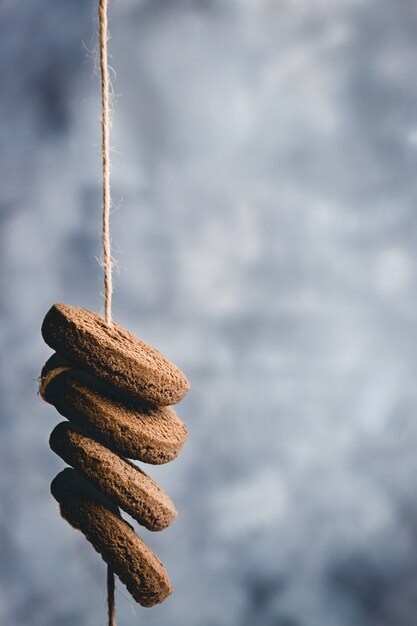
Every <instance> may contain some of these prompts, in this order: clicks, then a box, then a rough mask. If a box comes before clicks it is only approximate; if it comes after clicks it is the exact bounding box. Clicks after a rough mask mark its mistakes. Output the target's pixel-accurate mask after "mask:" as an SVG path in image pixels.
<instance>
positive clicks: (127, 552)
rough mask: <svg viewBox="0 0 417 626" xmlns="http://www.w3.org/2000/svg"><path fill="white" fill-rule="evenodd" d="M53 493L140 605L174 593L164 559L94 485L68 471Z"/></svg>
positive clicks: (59, 478) (54, 483) (57, 480)
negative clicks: (157, 555)
mask: <svg viewBox="0 0 417 626" xmlns="http://www.w3.org/2000/svg"><path fill="white" fill-rule="evenodd" d="M51 492H52V495H53V496H54V498H55V499H56V500H57V501H58V502H59V504H60V509H61V515H62V517H63V518H64V519H66V520H67V522H69V523H70V524H71V526H73V527H74V528H76V529H78V530H81V532H82V533H83V534H84V535H85V536H86V538H87V539H88V541H89V542H90V543H91V544H92V545H93V547H94V548H95V549H96V550H97V552H98V553H99V554H101V556H102V558H103V560H104V561H105V562H106V563H107V564H108V565H110V566H111V568H112V569H113V571H114V573H115V574H117V576H118V577H119V578H120V580H121V581H122V582H123V583H124V584H125V585H126V587H127V589H128V591H129V592H130V593H131V595H132V596H133V598H134V599H135V600H136V602H138V603H139V604H141V605H142V606H145V607H151V606H154V605H155V604H158V603H160V602H163V600H165V598H167V597H168V596H169V595H170V594H171V593H172V587H171V583H170V580H169V578H168V575H167V573H166V571H165V568H164V566H163V565H162V563H161V562H160V560H159V559H158V558H157V557H156V555H155V554H154V553H153V552H152V551H151V550H150V549H149V548H148V546H147V545H146V544H145V543H144V542H143V541H142V540H141V539H140V538H139V537H138V536H137V535H136V533H135V531H134V530H133V528H132V527H131V526H130V525H129V524H128V523H127V522H126V521H125V520H123V519H122V518H121V516H120V514H119V510H118V508H117V507H116V506H115V505H114V504H113V503H112V502H111V501H110V500H108V499H107V498H105V497H104V496H103V495H102V494H101V493H100V492H99V491H97V489H96V488H95V487H94V485H92V484H90V483H89V482H87V481H86V480H85V479H84V478H82V477H81V476H80V475H79V474H78V473H77V472H76V471H75V470H73V469H70V468H66V469H64V470H63V471H62V472H60V473H59V474H58V475H57V476H56V477H55V478H54V480H53V481H52V484H51Z"/></svg>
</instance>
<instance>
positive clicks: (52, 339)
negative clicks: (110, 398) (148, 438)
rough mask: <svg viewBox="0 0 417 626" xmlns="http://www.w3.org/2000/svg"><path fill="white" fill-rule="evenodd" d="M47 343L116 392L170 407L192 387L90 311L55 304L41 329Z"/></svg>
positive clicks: (126, 333) (136, 341) (146, 347)
mask: <svg viewBox="0 0 417 626" xmlns="http://www.w3.org/2000/svg"><path fill="white" fill-rule="evenodd" d="M42 336H43V338H44V340H45V341H46V343H47V344H48V345H49V346H50V347H51V348H53V349H54V350H56V351H57V352H59V354H61V355H62V356H64V357H65V358H67V359H69V360H71V361H73V362H74V363H77V364H79V365H81V366H82V368H84V369H86V370H87V371H89V372H90V373H91V374H94V375H95V376H98V377H99V378H102V379H103V380H106V381H107V382H108V383H110V385H113V386H115V387H116V388H117V389H118V390H120V391H122V392H125V393H127V394H131V395H133V396H135V397H137V398H140V399H143V400H146V401H147V402H150V403H154V404H159V405H162V406H167V405H170V404H175V403H176V402H179V401H180V400H181V399H182V398H183V397H184V396H185V394H186V393H187V391H188V390H189V388H190V385H189V383H188V380H187V378H186V377H185V375H184V374H183V373H182V372H181V370H180V369H179V368H178V367H177V366H176V365H174V364H173V363H172V362H171V361H169V360H168V359H167V358H165V357H164V356H163V355H162V354H161V353H160V352H158V351H157V350H156V349H155V348H153V347H152V346H150V345H148V344H146V343H145V342H144V341H142V340H141V339H139V338H138V337H135V335H133V334H132V333H130V332H129V331H127V330H125V329H124V328H123V327H122V326H119V325H118V324H115V323H114V322H113V323H112V324H111V325H110V326H107V325H106V323H105V321H104V320H103V318H101V317H100V316H99V315H97V314H96V313H93V312H92V311H89V310H88V309H82V308H80V307H76V306H69V305H66V304H54V305H53V306H52V307H51V309H50V310H49V311H48V313H47V314H46V317H45V319H44V321H43V324H42Z"/></svg>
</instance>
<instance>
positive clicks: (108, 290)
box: [98, 0, 113, 324]
mask: <svg viewBox="0 0 417 626" xmlns="http://www.w3.org/2000/svg"><path fill="white" fill-rule="evenodd" d="M107 4H108V0H99V8H98V16H99V43H100V73H101V133H102V140H101V152H102V163H103V266H104V310H105V315H104V317H105V320H106V323H107V324H111V299H112V293H113V284H112V259H111V252H110V207H111V197H110V143H109V134H110V105H109V100H110V96H109V91H110V90H109V68H108V62H107V39H108V28H107Z"/></svg>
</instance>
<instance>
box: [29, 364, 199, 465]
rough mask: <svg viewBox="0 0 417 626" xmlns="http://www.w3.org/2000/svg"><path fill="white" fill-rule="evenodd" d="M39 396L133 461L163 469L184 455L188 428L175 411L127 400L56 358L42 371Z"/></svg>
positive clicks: (98, 381)
mask: <svg viewBox="0 0 417 626" xmlns="http://www.w3.org/2000/svg"><path fill="white" fill-rule="evenodd" d="M40 393H41V396H42V397H43V399H44V400H46V401H47V402H49V403H50V404H53V405H54V406H55V408H56V409H57V410H58V411H59V412H60V413H61V415H63V416H64V417H66V418H67V419H69V420H70V421H71V422H73V423H75V424H78V425H80V426H82V427H84V428H86V429H87V430H88V431H89V432H91V434H92V435H93V436H94V437H95V438H96V439H98V440H99V441H101V443H103V444H104V445H105V446H107V447H108V448H110V449H111V450H113V451H114V452H116V453H117V454H120V455H122V456H126V457H128V458H130V459H137V460H140V461H144V462H145V463H152V464H161V463H168V461H172V460H173V459H175V457H176V456H177V455H178V454H179V452H180V451H181V449H182V447H183V445H184V443H185V441H186V439H187V428H186V426H185V424H184V423H183V422H182V421H181V420H180V418H179V417H178V416H177V414H176V413H175V411H174V410H173V409H172V408H171V407H156V406H153V405H150V404H147V403H144V402H140V401H139V400H136V399H135V398H132V397H130V398H128V397H127V396H125V397H123V396H120V395H119V394H117V392H116V391H115V390H112V388H111V387H109V385H108V384H106V383H105V382H103V381H101V380H99V379H98V378H96V377H95V376H92V375H91V374H88V373H87V372H84V371H82V370H80V369H77V368H76V367H74V366H72V364H71V363H70V362H69V361H67V360H66V359H64V358H62V357H60V356H59V355H58V354H54V355H53V356H52V357H51V358H50V359H49V360H48V361H47V362H46V363H45V366H44V368H43V370H42V375H41V384H40Z"/></svg>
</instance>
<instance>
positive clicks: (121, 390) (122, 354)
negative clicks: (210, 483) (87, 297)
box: [40, 304, 189, 607]
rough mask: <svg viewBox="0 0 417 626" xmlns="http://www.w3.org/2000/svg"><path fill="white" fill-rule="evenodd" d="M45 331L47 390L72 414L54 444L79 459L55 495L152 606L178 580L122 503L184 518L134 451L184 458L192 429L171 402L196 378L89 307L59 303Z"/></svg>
mask: <svg viewBox="0 0 417 626" xmlns="http://www.w3.org/2000/svg"><path fill="white" fill-rule="evenodd" d="M42 336H43V338H44V340H45V341H46V343H47V344H48V345H49V346H50V347H51V348H53V349H54V350H55V351H56V353H55V354H53V355H52V356H51V358H50V359H49V360H48V361H47V362H46V364H45V365H44V367H43V370H42V374H41V382H40V394H41V396H42V398H43V399H44V400H46V402H49V403H50V404H52V405H54V406H55V408H56V409H57V410H58V412H59V413H60V414H61V415H63V416H64V417H66V418H67V420H69V421H67V422H61V423H60V424H58V426H56V428H55V429H54V430H53V432H52V434H51V438H50V446H51V448H52V450H53V451H54V452H56V453H57V454H58V455H59V456H60V457H62V459H63V460H64V461H65V462H66V463H68V464H69V465H70V466H71V468H73V469H71V468H66V469H64V470H63V471H62V472H61V473H60V474H58V476H56V477H55V478H54V480H53V481H52V484H51V491H52V494H53V496H54V497H55V499H56V500H57V501H58V503H59V505H60V509H61V514H62V516H63V517H64V518H65V519H66V520H67V521H68V522H69V523H70V524H71V525H72V526H73V527H74V528H76V529H79V530H81V531H82V532H83V533H84V535H85V536H86V538H87V539H88V540H89V541H90V542H91V544H92V545H93V546H94V548H95V549H96V550H97V552H99V553H100V554H101V556H102V558H103V559H104V561H105V562H106V563H107V564H108V565H109V566H110V567H111V568H112V570H113V571H114V573H115V574H117V576H118V577H119V578H120V580H121V581H122V582H123V583H124V584H125V585H126V587H127V589H128V591H129V592H130V593H131V594H132V596H133V597H134V599H135V600H136V601H137V602H139V603H140V604H141V605H142V606H147V607H150V606H153V605H155V604H157V603H159V602H162V601H163V600H164V599H165V598H166V597H167V596H168V595H169V594H170V593H171V592H172V587H171V583H170V580H169V578H168V575H167V573H166V571H165V568H164V566H163V565H162V563H161V562H160V561H159V559H158V558H157V557H156V556H155V554H154V553H153V552H152V551H151V550H150V549H149V548H148V546H147V545H146V544H145V543H144V542H143V541H142V540H141V539H140V538H139V537H138V536H137V535H136V533H135V532H134V530H133V528H132V527H131V525H130V524H128V523H127V522H126V521H125V520H124V519H123V518H122V517H121V515H120V512H119V507H120V508H121V509H123V510H124V511H126V512H127V513H128V514H129V515H131V516H132V517H133V518H134V519H135V520H137V521H138V522H139V524H142V525H143V526H145V527H146V528H148V529H149V530H163V529H164V528H166V527H167V526H168V525H169V524H170V523H171V522H172V521H173V519H174V518H175V517H176V515H177V513H176V510H175V507H174V504H173V502H172V500H171V499H170V498H169V497H168V496H167V495H166V494H165V493H164V492H163V491H162V489H161V488H160V487H159V486H158V485H157V483H156V482H155V481H154V480H152V478H150V477H149V476H148V475H147V474H145V472H143V471H142V470H141V469H139V468H138V467H137V466H136V465H135V464H133V463H132V462H131V461H130V460H127V459H133V460H139V461H143V462H145V463H152V464H161V463H167V462H168V461H172V460H173V459H175V457H176V456H177V455H178V454H179V452H180V451H181V449H182V446H183V445H184V442H185V440H186V438H187V429H186V427H185V425H184V423H183V422H182V421H181V420H180V418H179V417H178V416H177V414H176V413H175V412H174V410H173V409H172V408H171V406H170V405H172V404H175V403H177V402H179V401H180V400H181V399H182V398H183V397H184V396H185V394H186V393H187V391H188V390H189V383H188V381H187V379H186V377H185V376H184V374H183V373H182V372H181V370H179V369H178V368H177V367H176V366H175V365H174V364H173V363H171V362H170V361H169V360H168V359H166V358H165V357H164V356H162V354H160V353H159V352H158V351H157V350H156V349H155V348H153V347H151V346H149V345H148V344H146V343H144V342H143V341H142V340H140V339H138V338H137V337H135V336H134V335H132V334H131V333H130V332H128V331H127V330H125V329H124V328H122V327H121V326H119V325H117V324H115V323H114V322H113V323H112V324H111V325H106V323H105V321H104V320H103V319H102V318H101V317H100V316H99V315H97V314H95V313H93V312H91V311H89V310H87V309H82V308H79V307H74V306H68V305H64V304H55V305H54V306H53V307H52V308H51V309H50V310H49V311H48V313H47V315H46V317H45V319H44V321H43V324H42ZM126 457H127V458H126Z"/></svg>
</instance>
